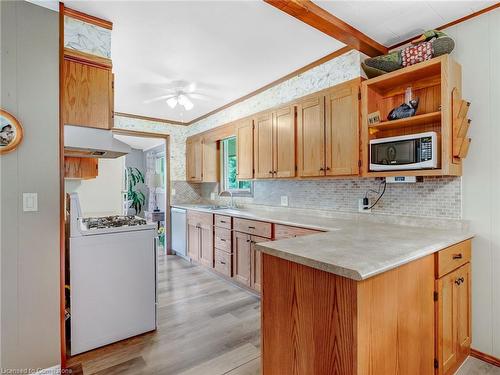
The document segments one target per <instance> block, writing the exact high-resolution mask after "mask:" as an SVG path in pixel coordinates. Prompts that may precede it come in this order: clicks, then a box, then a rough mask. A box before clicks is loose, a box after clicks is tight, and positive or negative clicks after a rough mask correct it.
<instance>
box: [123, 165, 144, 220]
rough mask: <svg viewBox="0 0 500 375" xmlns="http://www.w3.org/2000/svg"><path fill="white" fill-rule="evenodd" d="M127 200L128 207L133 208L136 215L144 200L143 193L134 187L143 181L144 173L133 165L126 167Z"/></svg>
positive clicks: (139, 211) (140, 209)
mask: <svg viewBox="0 0 500 375" xmlns="http://www.w3.org/2000/svg"><path fill="white" fill-rule="evenodd" d="M127 182H128V184H127V185H128V186H127V200H128V202H129V208H133V209H134V211H135V214H136V215H139V214H140V213H141V211H142V207H143V206H144V203H145V202H146V196H145V195H144V193H143V192H142V191H140V190H138V189H137V188H136V186H137V185H138V184H139V183H144V175H143V174H142V172H141V171H140V170H139V169H137V168H135V167H127Z"/></svg>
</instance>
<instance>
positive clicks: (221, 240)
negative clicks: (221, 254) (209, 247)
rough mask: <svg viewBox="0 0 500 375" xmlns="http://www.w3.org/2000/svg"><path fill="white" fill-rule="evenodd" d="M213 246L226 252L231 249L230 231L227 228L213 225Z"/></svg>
mask: <svg viewBox="0 0 500 375" xmlns="http://www.w3.org/2000/svg"><path fill="white" fill-rule="evenodd" d="M215 247H216V248H217V249H219V250H223V251H226V252H228V253H230V252H231V251H232V249H231V231H230V230H229V229H225V228H219V227H215Z"/></svg>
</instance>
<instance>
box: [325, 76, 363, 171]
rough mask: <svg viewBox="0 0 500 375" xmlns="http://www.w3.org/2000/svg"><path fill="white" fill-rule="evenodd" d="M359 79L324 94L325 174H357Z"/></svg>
mask: <svg viewBox="0 0 500 375" xmlns="http://www.w3.org/2000/svg"><path fill="white" fill-rule="evenodd" d="M358 87H359V81H358V80H355V81H353V82H348V83H346V84H342V85H338V86H335V87H334V88H333V89H332V90H331V91H329V92H328V93H327V95H326V175H327V176H341V175H357V174H359V100H358V90H359V89H358Z"/></svg>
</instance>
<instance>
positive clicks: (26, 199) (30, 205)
mask: <svg viewBox="0 0 500 375" xmlns="http://www.w3.org/2000/svg"><path fill="white" fill-rule="evenodd" d="M23 211H24V212H36V211H38V193H23Z"/></svg>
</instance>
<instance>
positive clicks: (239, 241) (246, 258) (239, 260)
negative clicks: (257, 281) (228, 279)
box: [233, 232, 251, 286]
mask: <svg viewBox="0 0 500 375" xmlns="http://www.w3.org/2000/svg"><path fill="white" fill-rule="evenodd" d="M250 241H251V236H250V235H249V234H246V233H241V232H233V278H234V279H235V280H236V281H237V282H239V283H241V284H243V285H246V286H251V269H250V267H251V266H250V265H251V259H250V257H251V255H250V253H251V244H250Z"/></svg>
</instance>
